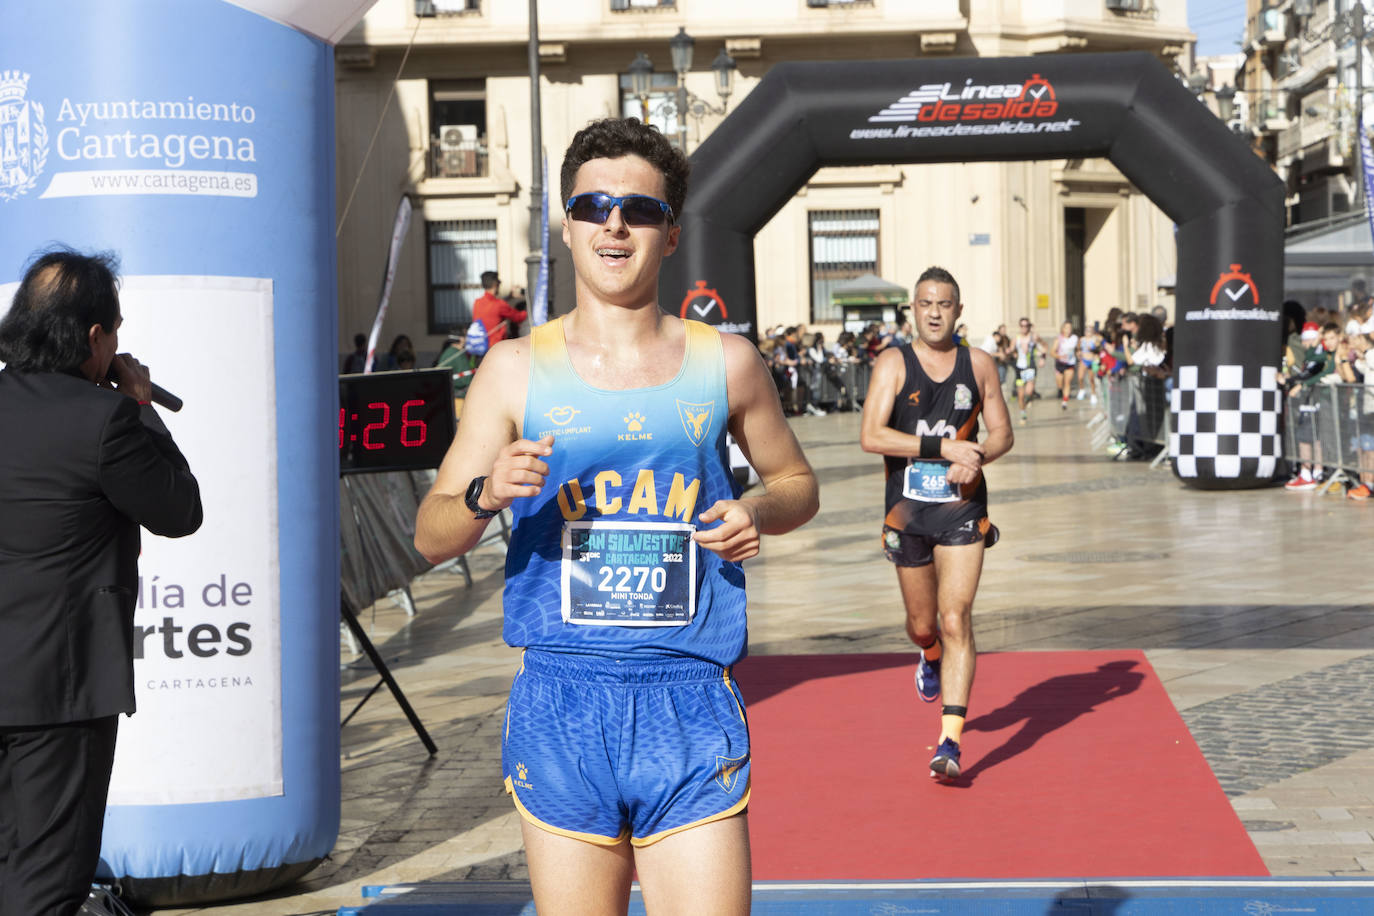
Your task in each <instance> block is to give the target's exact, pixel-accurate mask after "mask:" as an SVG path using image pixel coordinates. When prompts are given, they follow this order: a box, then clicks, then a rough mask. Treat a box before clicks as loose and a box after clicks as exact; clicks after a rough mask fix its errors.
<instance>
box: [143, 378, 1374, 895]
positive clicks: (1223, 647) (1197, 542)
mask: <svg viewBox="0 0 1374 916" xmlns="http://www.w3.org/2000/svg"><path fill="white" fill-rule="evenodd" d="M1032 414H1033V417H1032V422H1031V424H1030V425H1029V426H1026V427H1018V428H1017V430H1016V432H1017V446H1016V448H1015V450H1014V451H1013V452H1012V453H1011V454H1010V455H1008V456H1006V457H1005V458H1004V459H1002V460H1001V461H998V462H997V463H995V464H994V465H992V466H991V467H989V469H988V479H989V483H990V486H991V490H992V494H993V519H994V521H995V522H996V523H997V524H998V525H999V527H1000V528H1001V529H1002V533H1003V541H1002V543H1001V544H999V545H998V547H996V548H995V549H994V550H992V551H990V552H989V553H988V555H987V561H986V564H985V571H984V575H983V583H982V587H981V589H980V592H979V598H978V604H977V607H976V609H975V615H976V616H975V628H976V630H977V633H978V639H979V648H980V650H982V651H1013V650H1015V651H1033V650H1064V649H1103V648H1139V649H1143V650H1144V651H1145V653H1146V657H1147V658H1148V659H1149V661H1150V663H1151V665H1152V666H1153V667H1154V669H1155V672H1156V673H1157V674H1158V676H1159V677H1160V679H1161V681H1162V682H1163V683H1164V686H1165V688H1166V689H1167V691H1168V693H1169V696H1170V698H1171V699H1172V700H1173V702H1174V704H1175V706H1176V708H1177V709H1178V710H1179V711H1180V714H1181V715H1183V717H1184V720H1185V721H1186V722H1187V724H1188V726H1189V727H1190V729H1191V730H1192V733H1193V735H1194V737H1195V738H1196V740H1197V741H1198V744H1199V746H1200V747H1201V748H1202V751H1203V753H1204V754H1205V755H1206V757H1207V759H1208V761H1209V762H1210V763H1211V765H1212V767H1213V770H1214V772H1215V773H1216V775H1217V777H1218V779H1219V781H1220V783H1221V786H1222V788H1223V789H1224V790H1225V791H1226V792H1227V793H1228V794H1229V795H1230V796H1231V798H1232V804H1233V805H1234V807H1235V809H1236V811H1237V813H1238V815H1239V816H1240V817H1241V818H1242V819H1243V822H1244V823H1245V825H1246V827H1247V829H1248V830H1249V832H1250V837H1251V839H1252V840H1253V841H1254V843H1255V845H1256V847H1257V848H1258V849H1259V851H1260V853H1261V855H1263V857H1264V861H1265V863H1266V864H1267V865H1268V867H1269V869H1270V870H1271V871H1272V872H1273V873H1274V874H1282V875H1327V874H1374V838H1371V830H1374V712H1372V710H1374V704H1371V702H1370V683H1371V674H1374V617H1371V615H1370V613H1369V604H1368V584H1367V583H1368V576H1367V575H1366V574H1363V573H1361V572H1360V558H1361V557H1362V556H1363V553H1364V549H1365V548H1364V545H1365V544H1367V542H1368V540H1369V532H1370V530H1374V529H1371V521H1372V520H1374V516H1371V515H1370V514H1369V513H1370V512H1374V508H1371V507H1370V506H1369V504H1367V503H1366V504H1356V503H1351V502H1347V501H1344V500H1341V499H1339V498H1337V497H1326V496H1315V495H1313V494H1310V493H1304V494H1294V493H1286V492H1283V491H1282V490H1281V489H1264V490H1251V491H1241V492H1234V493H1232V492H1203V491H1198V490H1194V489H1191V488H1188V487H1184V486H1182V485H1181V484H1179V483H1178V482H1177V481H1176V480H1175V479H1174V478H1173V477H1172V475H1171V474H1170V473H1169V472H1168V471H1167V470H1151V469H1149V468H1148V467H1146V466H1145V465H1144V464H1138V463H1121V462H1113V461H1110V460H1108V459H1107V458H1106V457H1105V456H1104V455H1100V454H1094V453H1093V452H1092V451H1091V449H1090V447H1089V437H1088V435H1087V433H1086V432H1085V429H1084V422H1085V421H1086V420H1087V418H1088V416H1089V414H1088V413H1087V411H1086V408H1085V407H1084V406H1083V405H1081V404H1077V403H1075V404H1072V405H1071V409H1070V411H1069V412H1068V413H1067V414H1061V412H1060V411H1059V410H1057V409H1056V407H1055V405H1053V404H1045V403H1043V402H1042V403H1037V404H1035V405H1033V410H1032ZM794 423H795V428H796V430H797V432H798V435H799V437H800V438H801V440H802V441H803V444H804V446H805V447H806V450H807V454H808V456H809V457H810V458H811V461H812V463H813V464H814V465H815V466H816V468H817V471H818V474H819V476H820V479H821V481H822V494H821V500H822V511H821V513H820V515H819V516H818V517H817V518H816V519H815V520H814V521H812V522H811V523H810V524H808V525H807V526H805V527H804V528H803V529H801V530H800V531H797V532H794V533H793V534H790V535H787V536H786V537H781V538H773V539H769V540H767V541H766V542H765V547H764V552H763V554H762V555H761V556H760V557H759V558H757V559H756V560H753V561H750V563H749V564H748V567H747V570H748V575H749V586H750V602H751V610H750V615H751V623H750V630H751V633H750V643H751V651H752V652H754V653H756V654H780V653H817V652H827V653H828V652H905V651H909V646H908V645H907V643H906V641H905V637H904V635H903V634H902V629H901V611H900V606H901V605H900V601H899V598H898V595H897V589H896V582H895V577H894V576H893V574H892V571H891V569H890V568H889V567H888V566H887V565H886V563H885V561H883V559H882V556H881V552H880V551H879V549H878V519H879V518H880V516H881V502H882V492H881V472H880V468H879V463H878V462H877V461H876V460H875V459H874V458H873V457H872V456H869V455H866V454H864V453H863V452H861V451H860V450H859V448H858V446H857V440H858V418H857V415H855V414H840V415H831V416H827V417H806V418H801V419H798V420H796V421H794ZM501 560H502V549H501V547H500V546H499V545H493V544H489V545H487V546H484V547H482V548H480V549H479V550H478V551H477V552H476V553H474V554H473V556H472V567H473V574H474V583H473V585H472V586H471V587H468V586H466V585H465V584H464V581H463V578H462V576H459V575H456V574H454V573H451V572H448V571H435V572H432V573H430V574H428V575H426V576H424V577H422V578H421V579H420V580H418V581H417V582H416V584H415V587H414V593H415V598H416V603H417V605H418V608H419V613H418V615H417V616H416V617H415V618H414V619H407V618H406V616H405V615H404V614H403V613H402V612H401V611H400V610H399V609H398V607H396V606H395V605H393V604H392V603H391V602H388V601H383V602H381V603H379V604H378V606H377V607H376V608H374V609H372V610H370V611H369V612H368V613H366V614H364V615H363V622H364V625H365V626H368V627H369V628H370V629H371V631H372V634H373V638H374V640H375V641H376V642H377V644H378V645H379V646H380V647H381V648H382V651H383V653H384V654H385V655H386V656H387V658H388V659H389V660H390V661H391V664H392V666H393V669H394V671H395V673H396V675H397V677H398V679H399V680H400V682H401V683H402V685H403V686H404V688H405V690H406V692H407V694H408V696H409V697H410V699H411V701H412V702H413V703H414V704H415V706H416V709H417V711H418V712H419V715H420V716H421V718H422V719H423V720H424V722H425V723H426V725H427V726H428V727H429V730H430V731H431V733H432V734H433V736H434V739H435V741H436V742H437V744H438V745H439V753H438V755H437V756H436V757H434V758H433V759H430V758H428V757H427V755H426V754H425V752H424V749H423V748H422V747H421V745H420V743H419V741H418V740H417V739H416V738H415V736H414V734H413V732H412V731H411V730H410V727H409V725H408V724H407V723H406V720H405V719H404V717H403V716H402V715H401V714H400V712H399V711H398V709H397V708H396V706H395V704H394V703H393V702H392V701H391V699H390V698H389V696H388V695H387V694H386V693H385V692H382V693H379V694H378V695H377V696H375V697H373V698H372V700H371V701H370V702H369V703H368V704H367V705H366V706H365V707H364V708H363V710H362V712H361V713H359V715H358V716H357V718H355V719H354V720H353V721H352V722H350V724H349V725H348V726H347V727H346V728H345V729H344V731H343V743H344V755H343V759H342V760H341V766H342V769H343V791H344V795H343V827H342V831H341V835H340V839H339V842H338V845H337V847H336V849H335V850H334V853H333V854H332V855H331V856H330V858H329V860H328V861H327V862H325V863H324V864H323V865H322V866H320V867H319V868H318V869H316V871H315V872H314V873H313V874H311V875H310V876H309V877H308V878H307V879H306V880H305V881H303V882H301V883H299V884H297V885H295V886H293V887H291V888H288V889H286V890H284V891H281V892H279V893H277V894H276V895H274V896H273V897H272V898H270V899H264V900H258V901H252V902H236V903H230V904H224V905H219V906H208V907H202V908H197V909H181V910H160V911H158V912H159V914H160V916H170V914H174V913H175V914H186V913H205V914H215V916H267V914H270V916H287V914H300V916H304V914H310V913H318V914H325V913H333V912H334V911H335V910H336V909H337V908H338V907H339V906H342V905H345V904H356V903H358V902H359V890H360V888H361V887H362V885H364V884H378V883H395V882H401V881H415V880H455V879H464V878H466V879H522V878H524V877H525V870H524V860H523V856H522V854H521V852H520V837H519V825H518V822H517V819H516V816H515V814H514V811H513V809H512V807H511V805H510V802H509V801H508V800H507V799H506V797H505V796H504V794H503V792H502V790H501V779H500V741H499V735H500V728H501V719H502V704H503V700H504V694H505V691H506V689H507V687H508V685H509V683H510V679H511V676H512V674H513V672H514V669H515V664H516V660H517V653H516V652H515V651H514V650H512V649H510V648H508V647H506V646H504V645H503V644H502V643H501V641H500V601H499V594H498V592H499V588H500V583H501ZM344 655H345V661H346V662H348V661H351V656H350V655H349V653H348V651H347V649H346V647H345V650H344ZM373 682H374V678H373V677H372V676H371V674H370V672H369V671H368V670H367V668H366V664H365V663H364V664H363V665H362V666H361V667H357V666H356V665H352V666H350V667H349V668H347V669H346V670H345V676H344V690H343V696H342V698H341V710H342V711H343V712H344V713H346V712H347V711H348V710H350V709H351V708H352V707H353V705H354V704H355V703H356V702H357V699H358V698H359V697H360V696H361V695H362V694H363V693H365V692H366V691H367V690H368V689H369V688H370V687H371V686H372V684H373ZM976 701H977V696H976V693H975V697H974V702H975V706H976ZM1122 791H1123V792H1125V791H1130V787H1129V786H1123V787H1122ZM1104 815H1106V816H1110V812H1104ZM913 877H919V876H913Z"/></svg>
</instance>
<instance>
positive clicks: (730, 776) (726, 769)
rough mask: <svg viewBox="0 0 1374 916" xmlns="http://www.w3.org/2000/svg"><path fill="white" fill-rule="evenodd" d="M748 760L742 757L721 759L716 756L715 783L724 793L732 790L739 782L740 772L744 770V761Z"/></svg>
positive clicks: (746, 757)
mask: <svg viewBox="0 0 1374 916" xmlns="http://www.w3.org/2000/svg"><path fill="white" fill-rule="evenodd" d="M748 759H749V758H748V756H747V755H746V756H744V757H722V756H720V755H719V754H717V755H716V782H717V783H718V784H719V785H720V787H721V788H722V789H724V790H725V791H726V792H731V791H733V790H734V788H735V785H736V784H737V783H738V782H739V774H740V770H742V769H743V768H744V764H745V761H747V760H748Z"/></svg>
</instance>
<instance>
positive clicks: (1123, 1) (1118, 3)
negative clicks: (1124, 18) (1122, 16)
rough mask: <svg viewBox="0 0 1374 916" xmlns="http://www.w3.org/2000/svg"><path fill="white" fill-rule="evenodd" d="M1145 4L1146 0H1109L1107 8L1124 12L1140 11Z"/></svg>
mask: <svg viewBox="0 0 1374 916" xmlns="http://www.w3.org/2000/svg"><path fill="white" fill-rule="evenodd" d="M1144 5H1145V3H1144V0H1107V9H1109V10H1117V11H1119V12H1122V13H1138V12H1140V10H1141V8H1143V7H1144Z"/></svg>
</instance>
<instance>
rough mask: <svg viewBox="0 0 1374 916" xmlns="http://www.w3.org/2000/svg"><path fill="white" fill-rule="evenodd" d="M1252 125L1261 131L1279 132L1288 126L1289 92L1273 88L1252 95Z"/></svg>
mask: <svg viewBox="0 0 1374 916" xmlns="http://www.w3.org/2000/svg"><path fill="white" fill-rule="evenodd" d="M1249 101H1250V126H1251V127H1253V128H1254V129H1255V130H1258V131H1260V132H1261V133H1271V134H1272V133H1278V132H1279V131H1282V130H1285V129H1287V128H1288V126H1289V124H1288V93H1287V92H1285V91H1284V90H1282V89H1271V90H1265V91H1261V92H1255V93H1251V95H1250V99H1249Z"/></svg>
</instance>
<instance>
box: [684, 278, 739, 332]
mask: <svg viewBox="0 0 1374 916" xmlns="http://www.w3.org/2000/svg"><path fill="white" fill-rule="evenodd" d="M716 311H719V312H720V316H719V317H718V318H717V317H713V314H712V313H713V312H716ZM681 315H682V317H683V318H693V319H696V320H697V321H706V322H710V323H712V324H714V323H717V322H719V321H720V320H722V319H725V318H729V317H730V313H729V312H727V311H726V310H725V300H724V299H722V298H721V297H720V293H718V292H716V291H715V290H713V289H707V288H706V281H705V280H698V281H697V285H696V286H694V287H693V288H692V289H689V290H688V291H687V295H686V296H684V297H682V311H681Z"/></svg>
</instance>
